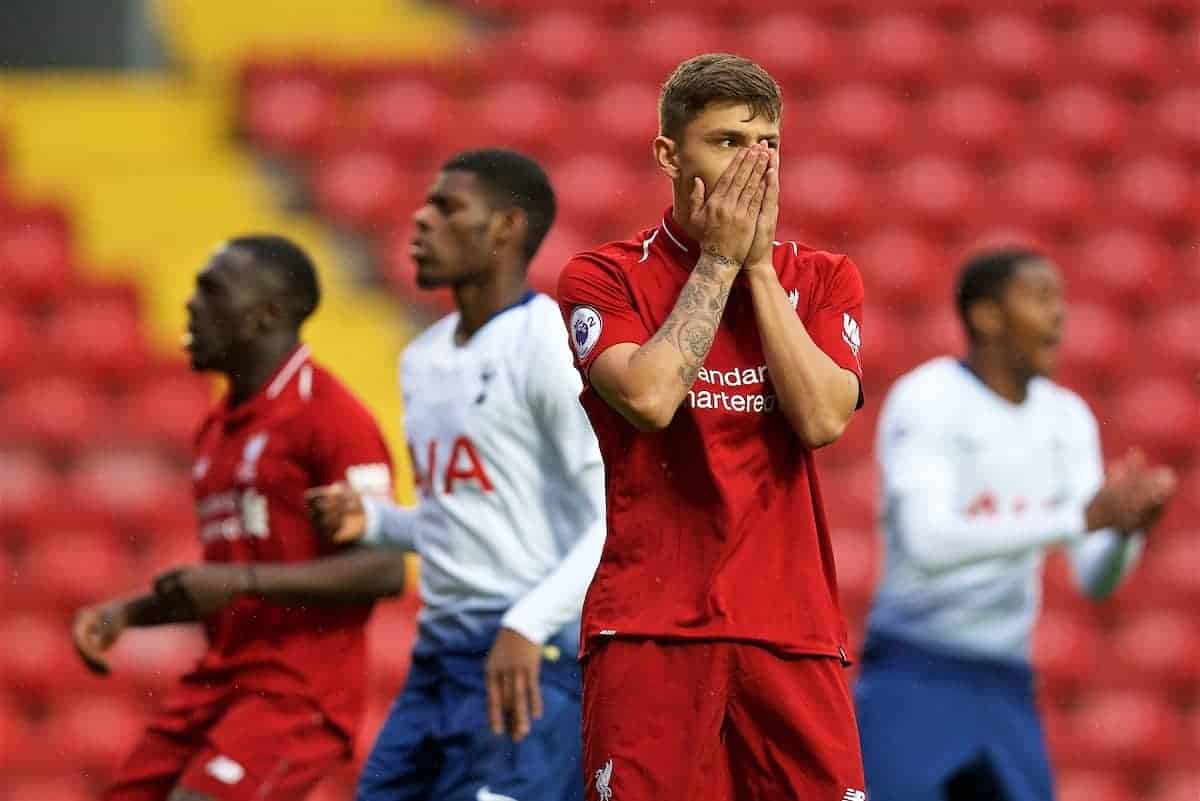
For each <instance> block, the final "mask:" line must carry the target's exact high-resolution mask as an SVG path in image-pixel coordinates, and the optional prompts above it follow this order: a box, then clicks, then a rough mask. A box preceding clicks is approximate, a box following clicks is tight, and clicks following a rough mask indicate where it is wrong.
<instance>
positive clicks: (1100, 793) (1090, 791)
mask: <svg viewBox="0 0 1200 801" xmlns="http://www.w3.org/2000/svg"><path fill="white" fill-rule="evenodd" d="M1055 785H1056V787H1055V794H1054V797H1055V798H1057V799H1058V801H1137V798H1138V796H1137V795H1136V794H1135V793H1134V790H1133V786H1132V784H1131V783H1130V781H1129V780H1128V779H1127V778H1126V777H1125V776H1124V775H1123V774H1121V773H1118V772H1114V771H1106V770H1103V769H1098V770H1069V771H1063V773H1062V775H1060V776H1059V777H1058V778H1057V780H1056V781H1055Z"/></svg>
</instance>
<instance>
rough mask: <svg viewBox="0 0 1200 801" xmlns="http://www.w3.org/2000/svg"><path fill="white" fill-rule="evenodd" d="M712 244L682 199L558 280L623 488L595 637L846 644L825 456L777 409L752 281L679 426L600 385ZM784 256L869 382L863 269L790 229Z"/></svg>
mask: <svg viewBox="0 0 1200 801" xmlns="http://www.w3.org/2000/svg"><path fill="white" fill-rule="evenodd" d="M699 252H700V248H699V246H698V245H697V243H696V242H694V241H692V240H691V239H690V238H689V237H687V236H686V235H685V234H684V233H683V232H682V231H681V230H680V229H679V227H678V225H676V224H674V222H673V221H672V219H671V212H670V211H668V212H667V214H666V216H665V218H664V220H663V222H662V223H661V224H660V225H659V226H658V227H656V228H651V229H649V230H646V231H643V232H642V233H641V234H639V235H638V236H637V237H636V238H634V239H633V240H630V241H626V242H616V243H612V244H609V245H605V246H603V247H601V248H599V249H597V250H595V251H590V252H586V253H582V254H580V255H578V256H576V257H574V258H573V259H572V260H571V261H570V262H568V264H567V266H566V267H565V268H564V270H563V273H562V275H561V277H560V278H559V286H558V293H559V303H560V305H561V307H562V312H563V315H564V317H565V319H566V322H567V326H568V330H569V331H570V336H571V345H572V347H573V348H574V351H575V356H576V365H577V367H578V368H579V370H580V372H581V373H582V374H583V378H584V384H585V386H584V391H583V394H582V396H581V400H582V402H583V405H584V408H585V409H586V410H587V412H588V416H589V417H590V418H591V421H592V427H593V428H594V429H595V431H596V436H597V438H598V439H599V441H600V449H601V452H602V453H603V456H604V466H605V473H606V478H607V490H608V510H607V511H608V538H607V541H606V543H605V547H604V553H603V556H602V558H601V561H600V567H599V569H598V570H597V572H596V576H595V579H594V580H593V582H592V585H591V588H590V589H589V591H588V596H587V601H586V603H585V605H584V612H583V632H582V633H583V643H584V645H583V648H584V651H585V652H586V650H587V647H588V644H589V642H591V641H592V640H593V639H594V638H596V637H602V636H632V637H652V638H667V639H676V638H679V639H717V640H736V641H746V642H754V643H758V644H762V645H766V646H769V647H772V648H774V649H776V650H778V651H781V652H785V653H794V654H820V655H828V656H842V657H843V658H844V655H845V651H844V648H845V642H846V626H845V622H844V620H843V619H842V615H841V612H840V610H839V608H838V603H837V579H836V576H835V573H834V565H833V550H832V548H831V545H830V541H829V527H828V524H827V523H826V520H825V512H824V509H823V508H822V503H821V491H820V486H819V484H818V482H817V475H816V471H815V469H814V466H813V454H812V452H811V451H810V450H809V449H808V448H806V447H805V446H804V445H803V444H802V443H801V441H800V439H799V438H798V437H797V436H796V434H795V433H794V432H793V430H792V428H791V426H790V425H789V424H788V422H787V420H786V419H785V417H784V415H783V413H782V412H781V411H780V410H779V408H778V402H777V400H776V396H775V393H774V390H773V388H772V386H771V376H770V373H769V372H768V369H767V365H766V359H765V357H764V356H763V349H762V344H761V341H760V338H759V333H758V326H757V324H756V322H755V317H754V309H753V306H752V302H751V297H750V289H749V287H748V286H747V285H746V284H745V281H744V280H742V279H738V280H737V281H735V283H734V287H733V290H732V291H731V292H730V295H729V301H728V304H727V306H726V309H725V313H724V315H723V316H722V318H721V324H720V326H719V327H718V329H717V334H716V338H715V339H714V341H713V345H712V349H711V350H710V351H709V354H708V357H707V358H706V359H705V362H704V366H703V368H702V369H701V370H700V372H699V375H698V377H697V378H696V381H695V383H694V384H693V385H692V388H691V391H689V392H688V395H687V398H686V399H685V400H684V402H683V404H682V405H681V406H680V408H679V410H678V411H677V412H676V413H675V417H674V419H673V420H672V421H671V423H670V425H668V426H667V427H666V429H664V430H662V431H660V432H653V433H643V432H640V431H638V430H637V429H635V428H634V427H633V426H632V425H630V424H629V423H628V422H627V421H626V420H625V419H624V418H623V417H621V415H620V414H618V413H617V412H616V411H615V410H614V409H612V408H611V407H609V406H608V404H607V403H605V402H604V400H603V399H601V398H600V397H599V396H598V395H597V394H596V393H595V391H594V390H593V389H592V387H591V386H590V384H588V381H587V378H588V370H589V369H590V368H591V365H592V362H593V361H594V360H595V359H596V357H597V356H598V355H599V354H600V353H602V352H603V351H604V350H605V349H606V348H608V347H610V346H612V345H616V344H618V343H621V342H632V343H635V344H639V345H640V344H643V343H645V342H646V341H647V340H648V339H649V338H650V337H651V336H653V334H654V332H656V331H657V330H658V329H659V327H660V326H661V325H662V324H663V321H664V320H666V318H667V316H668V315H669V314H670V313H671V311H672V309H673V308H674V306H675V302H676V300H677V299H678V298H679V293H680V290H681V289H682V288H683V285H684V284H685V283H686V282H687V280H688V278H689V276H690V275H691V270H692V268H693V267H694V266H695V264H696V260H697V258H698V256H699ZM774 263H775V269H776V271H777V273H778V275H779V280H780V282H781V283H782V285H783V287H784V289H785V290H786V291H787V293H788V297H789V298H790V300H791V301H792V305H794V306H795V308H796V314H798V315H799V316H800V319H801V320H802V321H803V322H804V326H805V328H806V329H807V330H808V332H809V334H810V335H811V336H812V338H813V341H814V342H815V343H816V344H817V345H818V346H819V347H820V348H821V349H822V350H823V351H824V352H825V353H827V354H829V356H830V357H831V358H832V359H833V360H834V361H835V362H836V363H837V364H839V365H841V366H842V367H844V368H846V369H847V370H851V371H853V372H854V373H855V374H856V375H858V376H859V380H860V382H861V380H862V368H861V367H860V365H859V361H858V349H859V341H860V340H859V338H860V329H859V326H860V324H861V322H862V305H863V287H862V279H861V278H860V277H859V273H858V269H857V268H856V267H855V266H854V264H853V263H852V262H851V261H850V260H849V259H848V258H846V257H845V256H838V255H834V254H830V253H824V252H821V251H816V250H812V249H810V248H807V247H805V246H803V245H800V244H798V243H795V242H781V243H776V246H775V250H774Z"/></svg>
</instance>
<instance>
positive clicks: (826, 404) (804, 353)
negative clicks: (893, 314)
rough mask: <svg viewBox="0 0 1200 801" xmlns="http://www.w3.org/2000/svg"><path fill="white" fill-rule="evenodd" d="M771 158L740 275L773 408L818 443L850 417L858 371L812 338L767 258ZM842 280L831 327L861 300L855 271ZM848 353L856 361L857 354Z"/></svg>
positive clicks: (772, 204)
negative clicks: (843, 290)
mask: <svg viewBox="0 0 1200 801" xmlns="http://www.w3.org/2000/svg"><path fill="white" fill-rule="evenodd" d="M771 161H772V166H773V167H775V169H772V170H771V171H770V172H769V173H768V176H767V190H766V195H765V197H764V199H763V204H762V210H761V211H760V212H759V219H758V227H757V230H756V233H755V239H754V245H753V246H752V247H751V249H750V254H749V255H748V256H747V258H746V267H745V272H746V278H747V281H748V282H749V285H750V295H751V298H752V302H753V304H754V316H755V320H756V321H757V323H758V331H759V336H760V338H761V339H762V347H763V354H764V356H765V357H766V360H767V369H768V370H769V372H770V376H771V385H772V386H773V387H774V388H775V394H776V397H778V399H779V408H780V409H781V410H782V412H783V414H784V415H785V416H786V417H787V420H788V422H789V423H790V424H791V426H792V429H793V430H794V431H795V432H796V435H797V436H799V437H800V440H801V441H802V442H803V443H804V444H805V445H806V446H807V447H809V448H820V447H822V446H824V445H828V444H830V443H831V442H834V441H835V440H836V439H837V438H838V437H840V436H841V435H842V431H843V430H845V428H846V424H847V423H849V422H850V416H851V415H852V414H854V410H855V408H856V407H857V406H858V403H859V397H860V383H859V376H858V375H856V373H855V372H853V371H851V370H850V369H847V368H845V367H843V366H842V365H840V364H838V363H837V362H836V361H834V359H833V358H831V357H830V356H829V354H827V353H826V352H825V351H824V350H822V349H821V347H820V346H819V345H818V344H817V343H816V342H815V341H814V340H813V337H812V336H811V335H810V334H809V332H808V329H806V328H805V327H804V323H803V322H801V320H800V317H799V316H798V315H797V314H796V311H795V307H794V306H793V305H792V303H791V301H789V299H788V296H787V292H786V291H784V288H783V285H782V284H780V283H779V275H778V273H776V271H775V265H774V262H773V261H772V257H773V251H774V239H775V224H776V222H777V220H778V218H779V170H778V163H779V152H778V151H772V152H771ZM842 280H843V281H845V282H848V283H850V284H851V287H850V290H849V292H848V293H847V294H848V295H849V297H847V298H843V299H840V300H841V303H840V304H839V306H838V308H834V309H832V310H831V311H832V313H833V317H834V319H833V322H832V325H833V326H834V328H835V330H837V331H840V328H841V324H842V321H841V314H842V312H841V310H840V309H841V307H842V306H845V307H846V308H850V307H857V308H860V309H861V306H862V284H861V282H860V281H858V280H857V274H855V275H853V276H849V277H847V278H844V279H842ZM829 311H830V310H826V313H828V312H829ZM835 341H836V336H835ZM839 344H840V343H839ZM853 356H854V360H855V364H857V354H853Z"/></svg>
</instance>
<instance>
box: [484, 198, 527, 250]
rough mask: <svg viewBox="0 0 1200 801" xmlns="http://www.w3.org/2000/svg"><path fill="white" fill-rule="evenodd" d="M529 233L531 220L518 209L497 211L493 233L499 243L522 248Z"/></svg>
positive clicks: (514, 207)
mask: <svg viewBox="0 0 1200 801" xmlns="http://www.w3.org/2000/svg"><path fill="white" fill-rule="evenodd" d="M528 231H529V218H528V217H527V216H526V215H525V212H524V211H523V210H522V209H521V208H519V207H517V206H513V207H512V208H508V209H502V210H500V211H497V212H496V214H495V216H494V217H493V218H492V232H493V236H494V237H495V238H496V241H497V242H498V243H502V244H510V243H511V244H514V245H516V246H518V247H519V246H520V243H521V242H524V241H525V235H526V233H527V232H528Z"/></svg>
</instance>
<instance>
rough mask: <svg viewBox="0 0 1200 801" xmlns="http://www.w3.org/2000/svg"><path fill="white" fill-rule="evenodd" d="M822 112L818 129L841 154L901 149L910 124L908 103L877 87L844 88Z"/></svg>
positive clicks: (852, 85)
mask: <svg viewBox="0 0 1200 801" xmlns="http://www.w3.org/2000/svg"><path fill="white" fill-rule="evenodd" d="M819 113H820V118H819V123H818V126H817V127H818V128H820V129H822V130H823V131H824V136H825V138H826V140H827V141H828V142H829V143H831V144H836V147H837V149H838V150H839V151H844V152H847V153H849V154H854V155H860V156H869V157H873V156H878V155H880V154H884V153H888V152H892V151H894V150H896V149H898V148H899V147H900V143H901V142H902V141H903V138H904V137H905V136H906V135H907V133H908V127H909V124H910V123H909V121H908V119H907V109H906V108H905V106H904V104H903V103H901V102H900V101H899V100H897V99H896V97H895V96H894V95H893V94H892V93H891V92H889V91H888V90H886V89H884V88H883V87H881V86H879V85H877V84H863V83H850V84H845V85H843V86H840V87H838V88H837V89H835V90H833V91H832V92H830V93H829V94H828V95H827V96H826V97H825V98H824V99H823V100H822V101H821V104H820V112H819ZM785 132H786V127H785ZM789 168H790V165H789ZM783 174H784V175H786V174H787V171H784V173H783Z"/></svg>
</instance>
